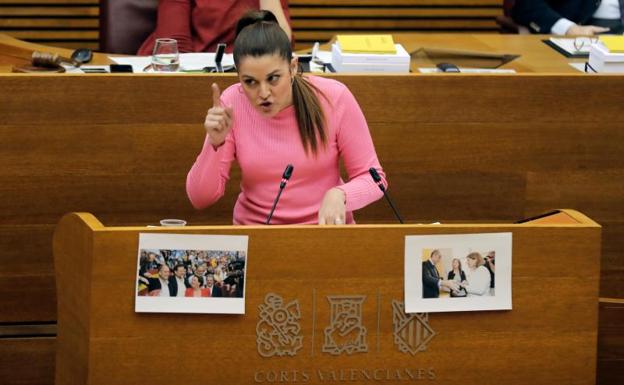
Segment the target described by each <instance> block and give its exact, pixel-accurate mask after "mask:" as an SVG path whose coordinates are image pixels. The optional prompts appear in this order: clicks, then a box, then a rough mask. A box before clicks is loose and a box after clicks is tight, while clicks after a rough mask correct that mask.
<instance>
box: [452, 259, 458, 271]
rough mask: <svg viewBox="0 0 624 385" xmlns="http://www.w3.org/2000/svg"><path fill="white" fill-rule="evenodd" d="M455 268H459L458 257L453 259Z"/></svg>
mask: <svg viewBox="0 0 624 385" xmlns="http://www.w3.org/2000/svg"><path fill="white" fill-rule="evenodd" d="M453 269H459V260H457V259H454V260H453Z"/></svg>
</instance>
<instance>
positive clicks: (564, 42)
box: [548, 37, 596, 55]
mask: <svg viewBox="0 0 624 385" xmlns="http://www.w3.org/2000/svg"><path fill="white" fill-rule="evenodd" d="M548 40H549V41H550V42H551V43H553V44H555V45H556V46H557V47H559V48H561V49H562V50H564V51H566V52H567V53H568V54H570V55H587V54H589V49H590V48H591V45H592V44H593V43H595V42H596V38H593V39H592V38H589V37H576V38H569V37H551V38H550V39H548ZM575 40H576V41H577V45H578V46H579V49H578V50H577V49H576V48H574V41H575Z"/></svg>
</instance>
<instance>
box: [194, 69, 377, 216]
mask: <svg viewBox="0 0 624 385" xmlns="http://www.w3.org/2000/svg"><path fill="white" fill-rule="evenodd" d="M307 79H308V80H309V81H310V82H311V83H312V84H314V85H315V86H317V87H318V88H319V89H320V90H321V91H322V92H323V93H324V94H325V95H326V96H327V100H326V99H325V98H323V97H322V96H321V97H319V100H320V101H321V103H322V105H323V109H324V112H325V116H326V121H327V127H326V131H327V134H328V135H327V137H328V141H327V148H326V149H323V148H322V147H321V148H320V149H319V152H318V154H317V156H316V157H315V156H314V155H312V154H310V155H306V153H305V150H304V148H303V145H302V143H301V139H300V136H299V130H298V128H297V121H296V118H295V109H294V107H293V106H290V107H287V108H285V109H284V110H282V111H280V112H279V113H278V114H277V115H276V116H274V117H273V118H266V117H264V116H262V115H261V114H260V113H259V112H257V111H256V110H255V109H254V107H253V105H252V104H251V103H250V102H249V100H248V99H247V97H246V96H245V94H244V93H243V90H242V87H241V85H240V84H234V85H232V86H230V87H228V88H227V89H226V90H225V91H224V92H223V93H222V95H221V102H222V105H224V106H230V107H232V108H233V111H234V113H233V116H234V118H233V120H234V123H233V126H232V130H231V131H230V133H229V135H228V136H227V138H226V140H225V143H224V144H223V145H222V146H220V147H219V148H218V149H217V150H216V151H215V150H214V148H213V147H212V145H210V143H209V142H208V140H207V138H206V140H205V142H204V146H203V148H202V151H201V153H200V154H199V156H198V157H197V160H196V161H195V164H194V165H193V167H192V168H191V170H190V171H189V173H188V175H187V178H186V191H187V194H188V196H189V199H190V200H191V203H192V204H193V206H194V207H195V208H198V209H200V208H204V207H207V206H209V205H211V204H213V203H214V202H216V201H217V200H218V199H219V198H221V197H222V196H223V193H224V190H225V184H226V182H227V181H228V179H229V173H230V165H231V163H232V161H233V160H234V159H236V160H237V162H238V164H239V165H240V168H241V171H242V178H241V192H240V194H239V195H238V199H237V201H236V205H235V206H234V218H233V222H234V224H259V223H264V222H265V221H266V217H267V215H268V214H269V211H270V210H271V206H272V204H273V200H274V199H275V196H276V195H277V192H278V190H279V184H280V181H281V178H282V173H283V172H284V168H285V167H286V165H288V164H289V163H291V164H292V165H293V166H294V171H293V174H292V177H291V179H290V181H289V182H288V185H287V186H286V188H285V189H284V192H283V193H282V196H281V198H280V201H279V204H278V205H277V209H276V210H275V213H274V214H273V218H272V219H271V224H304V223H308V224H310V223H318V210H319V208H320V204H321V201H322V199H323V196H324V194H325V192H326V191H327V190H329V189H331V188H332V187H338V188H340V189H341V190H343V191H344V192H345V196H346V209H347V223H353V215H352V211H353V210H357V209H359V208H361V207H364V206H366V205H368V204H369V203H371V202H374V201H375V200H377V199H379V198H380V197H381V196H382V193H381V191H380V190H379V188H378V187H377V185H376V184H375V183H374V182H373V181H372V179H371V177H370V175H369V173H368V169H369V168H370V167H375V168H376V169H377V170H378V171H379V174H380V175H381V177H382V179H383V183H384V185H385V184H386V181H385V175H384V173H383V170H382V169H381V166H380V165H379V161H378V160H377V154H376V153H375V148H374V146H373V142H372V139H371V136H370V132H369V131H368V125H367V124H366V120H365V119H364V115H363V114H362V110H361V109H360V107H359V105H358V103H357V101H356V100H355V98H354V97H353V95H352V94H351V92H350V91H349V90H348V89H347V87H346V86H345V85H343V84H342V83H339V82H337V81H335V80H332V79H327V78H321V77H313V76H310V77H307ZM328 101H329V102H328ZM340 158H342V159H343V162H344V166H345V169H346V171H347V174H348V175H349V181H348V182H347V183H344V182H343V181H342V179H341V178H340V171H339V166H338V161H339V159H340Z"/></svg>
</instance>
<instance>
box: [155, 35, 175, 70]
mask: <svg viewBox="0 0 624 385" xmlns="http://www.w3.org/2000/svg"><path fill="white" fill-rule="evenodd" d="M178 68H180V54H179V53H178V42H177V40H176V39H156V44H154V51H153V52H152V69H153V70H154V71H156V72H175V71H177V70H178Z"/></svg>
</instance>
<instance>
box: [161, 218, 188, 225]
mask: <svg viewBox="0 0 624 385" xmlns="http://www.w3.org/2000/svg"><path fill="white" fill-rule="evenodd" d="M160 225H161V226H163V227H177V226H186V221H185V220H184V219H161V220H160Z"/></svg>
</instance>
